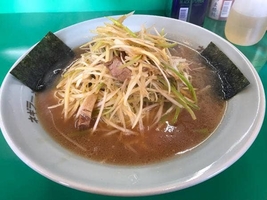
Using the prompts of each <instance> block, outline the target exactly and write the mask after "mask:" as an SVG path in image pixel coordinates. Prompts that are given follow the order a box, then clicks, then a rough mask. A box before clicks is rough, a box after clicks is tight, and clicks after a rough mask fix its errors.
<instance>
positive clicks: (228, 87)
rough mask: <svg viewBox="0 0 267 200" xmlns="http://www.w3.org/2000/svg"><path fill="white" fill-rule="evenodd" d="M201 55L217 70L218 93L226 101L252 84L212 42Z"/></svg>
mask: <svg viewBox="0 0 267 200" xmlns="http://www.w3.org/2000/svg"><path fill="white" fill-rule="evenodd" d="M201 55H202V56H203V57H204V58H205V59H206V60H207V61H208V62H209V63H210V64H211V66H212V67H213V68H214V69H215V71H216V73H217V75H218V77H219V79H220V82H221V83H220V84H219V85H218V86H217V93H218V95H219V96H221V97H222V99H224V100H228V99H230V98H232V97H233V96H235V95H236V94H237V93H239V92H240V91H241V90H243V89H244V88H245V87H246V86H248V85H249V84H250V82H249V81H248V80H247V78H246V77H245V76H244V75H243V73H242V72H241V71H240V70H239V69H238V68H237V66H236V65H235V64H234V63H233V62H232V61H231V60H230V59H229V58H228V57H227V56H226V55H225V54H224V53H223V52H222V51H221V50H220V49H219V48H218V47H217V46H216V45H215V44H214V43H213V42H211V43H210V44H209V45H208V46H207V47H206V48H205V49H204V50H203V51H202V52H201Z"/></svg>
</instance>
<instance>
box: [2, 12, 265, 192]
mask: <svg viewBox="0 0 267 200" xmlns="http://www.w3.org/2000/svg"><path fill="white" fill-rule="evenodd" d="M107 21H108V19H107V18H98V19H94V20H89V21H85V22H82V23H78V24H75V25H73V26H70V27H67V28H65V29H62V30H60V31H58V32H56V33H55V34H56V35H57V36H58V37H59V38H60V39H61V40H62V41H64V42H65V43H66V44H67V45H68V46H69V47H71V48H76V47H78V46H79V45H82V44H84V43H86V42H87V41H88V40H90V38H92V36H93V35H92V34H91V33H90V30H93V29H95V28H96V27H97V26H100V25H103V24H104V23H105V22H107ZM125 25H126V26H128V27H129V28H130V29H131V30H133V31H138V30H140V27H141V26H142V25H144V26H146V27H151V26H154V27H155V28H156V29H157V30H161V29H164V30H165V32H166V33H167V37H168V38H170V39H173V40H176V41H179V42H182V43H185V44H187V45H188V46H190V47H192V48H195V49H197V48H199V47H206V46H207V45H208V44H209V43H210V42H211V41H212V42H213V43H215V44H216V45H217V46H218V47H219V48H220V49H221V50H222V51H223V52H224V53H225V54H226V55H227V56H228V57H229V58H230V59H231V60H232V61H233V62H234V63H235V64H236V66H237V67H238V68H239V69H240V70H241V72H242V73H243V74H244V75H245V76H246V77H247V79H248V80H249V81H250V85H249V86H248V87H246V88H245V89H244V90H243V91H242V92H240V93H239V94H237V95H236V96H234V97H233V98H231V99H230V100H229V101H228V102H227V109H226V112H225V114H224V117H223V119H222V121H221V123H220V125H219V126H218V128H217V129H216V130H215V132H214V133H213V134H212V135H211V136H210V137H209V138H208V139H207V140H206V141H205V142H203V143H202V144H201V145H199V146H198V147H196V148H194V149H192V150H190V151H188V152H186V153H184V154H182V155H179V156H174V157H173V158H171V159H167V160H164V161H161V162H157V163H153V164H148V165H136V166H125V165H111V164H104V163H99V162H96V161H93V160H89V159H86V158H83V157H81V156H79V155H76V154H74V153H72V152H70V151H69V150H67V149H66V148H64V147H62V146H61V145H60V144H58V143H57V142H56V141H55V140H54V139H53V138H51V137H50V135H49V134H48V133H47V132H46V131H45V130H44V129H43V128H42V126H41V125H40V124H39V121H38V116H37V115H36V110H35V105H34V93H33V92H32V91H31V90H30V89H29V88H28V87H26V86H24V85H23V84H21V82H19V81H18V80H17V79H15V78H14V77H13V76H12V75H10V74H9V73H8V74H7V75H6V77H5V79H4V81H3V84H2V88H1V104H0V106H1V110H0V112H1V114H0V117H1V120H0V121H1V130H2V132H3V135H4V138H5V139H6V141H7V143H8V144H9V146H10V147H11V149H12V150H13V151H14V153H15V154H16V155H17V156H18V157H19V158H20V159H21V160H22V161H23V162H25V163H26V164H27V165H28V166H29V167H30V168H32V169H33V170H35V171H37V172H38V173H40V174H42V175H43V176H45V177H47V178H48V179H51V180H53V181H55V182H57V183H59V184H62V185H65V186H66V187H71V188H75V189H77V190H81V191H86V192H91V193H97V194H105V195H116V196H144V195H152V194H160V193H167V192H171V191H176V190H181V189H183V188H187V187H190V186H193V185H196V184H198V183H201V182H203V181H205V180H207V179H210V178H211V177H213V176H215V175H217V174H218V173H220V172H222V171H223V170H224V169H226V168H227V167H229V166H231V165H232V164H233V163H234V162H235V161H237V160H238V159H239V158H240V157H241V156H242V155H243V154H244V153H245V152H246V151H247V149H248V148H249V147H250V146H251V144H252V143H253V141H254V140H255V139H256V137H257V135H258V133H259V131H260V128H261V125H262V122H263V118H264V112H265V95H264V90H263V86H262V83H261V81H260V78H259V76H258V74H257V72H256V70H255V69H254V67H253V66H252V64H251V63H250V62H249V61H248V60H247V58H246V57H245V56H244V55H243V54H242V53H241V52H240V51H239V50H238V49H237V48H235V47H234V46H233V45H231V44H230V43H229V42H227V41H226V40H224V39H223V38H221V37H219V36H218V35H216V34H214V33H212V32H210V31H208V30H205V29H203V28H201V27H199V26H195V25H193V24H190V23H186V22H182V21H179V20H175V19H170V18H165V17H159V16H147V15H134V16H131V17H130V18H128V19H127V20H126V21H125ZM24 56H25V55H23V56H22V57H21V58H20V59H19V60H18V61H17V62H16V63H15V64H14V66H16V64H17V63H18V62H19V61H20V60H21V59H22V58H23V57H24ZM14 66H13V67H14ZM13 67H12V68H13ZM12 68H11V69H12Z"/></svg>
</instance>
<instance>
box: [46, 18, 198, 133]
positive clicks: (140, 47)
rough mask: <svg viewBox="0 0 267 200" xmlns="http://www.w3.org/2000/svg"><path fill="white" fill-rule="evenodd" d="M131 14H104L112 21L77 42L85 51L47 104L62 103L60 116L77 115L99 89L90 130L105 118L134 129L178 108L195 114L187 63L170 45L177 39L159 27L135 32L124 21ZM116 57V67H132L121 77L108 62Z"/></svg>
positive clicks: (109, 122) (175, 113) (176, 114)
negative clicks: (55, 100) (89, 97)
mask: <svg viewBox="0 0 267 200" xmlns="http://www.w3.org/2000/svg"><path fill="white" fill-rule="evenodd" d="M132 14H133V13H129V14H128V15H123V16H122V17H120V18H119V19H113V18H110V17H108V19H109V20H110V21H111V23H106V24H104V25H103V26H100V27H97V28H96V29H95V30H94V33H95V34H96V36H95V37H94V38H93V39H92V40H91V41H89V42H88V43H86V44H84V45H82V46H81V47H80V48H81V49H83V50H84V51H85V53H83V54H82V55H81V57H80V58H78V59H77V60H75V61H74V62H73V63H72V64H71V65H70V66H69V67H68V68H67V69H66V71H65V72H64V73H63V75H62V78H61V80H60V82H59V83H58V85H57V86H56V91H55V96H56V98H57V99H58V104H57V105H54V106H52V107H51V108H54V107H57V106H63V116H64V119H69V118H71V117H73V116H75V114H77V110H78V109H79V107H80V106H81V105H82V104H83V101H84V100H85V99H86V98H87V97H88V96H89V95H92V94H97V101H96V103H95V105H94V109H93V117H94V124H93V126H92V127H93V128H92V129H90V130H92V131H95V130H97V128H98V125H99V123H100V122H104V123H106V124H107V125H108V126H111V127H113V128H114V129H117V130H118V131H119V132H123V133H125V134H136V133H137V131H136V130H138V131H139V132H142V131H144V124H147V120H149V121H150V122H151V124H153V125H157V124H158V123H160V121H161V119H162V118H163V117H164V116H168V115H169V114H170V113H171V115H172V116H173V119H172V123H175V122H176V121H177V120H179V119H178V117H179V113H180V112H181V109H186V110H187V111H188V112H189V113H190V115H191V116H192V118H193V119H195V118H196V116H195V114H194V109H198V106H197V96H196V93H195V88H194V87H193V85H192V83H191V80H190V75H189V74H188V70H187V68H188V67H189V64H188V63H187V62H186V60H185V59H184V58H179V57H174V56H172V55H171V54H170V51H169V48H172V47H174V46H175V45H177V44H176V43H175V42H172V41H169V40H168V39H166V37H165V34H164V31H163V30H162V31H161V32H160V33H159V32H157V31H156V30H154V31H153V32H154V33H152V31H151V29H149V28H145V27H141V30H140V31H139V32H133V31H132V30H130V29H129V28H128V27H127V26H125V25H124V24H123V22H124V20H125V19H127V18H128V17H129V16H131V15H132ZM155 32H156V33H155ZM116 57H119V59H120V60H121V64H120V65H119V66H118V67H117V68H118V69H120V70H124V69H127V70H128V71H129V72H130V77H128V78H126V79H125V80H123V81H119V80H118V78H117V77H116V76H114V75H113V74H112V73H111V70H110V69H109V67H108V63H109V62H112V61H113V60H114V58H116ZM173 59H175V60H176V62H173ZM177 60H178V64H177ZM174 63H175V64H174ZM184 90H186V91H187V92H188V95H187V96H184V95H183V91H184ZM152 111H153V112H152ZM150 113H152V114H150ZM76 117H77V116H76Z"/></svg>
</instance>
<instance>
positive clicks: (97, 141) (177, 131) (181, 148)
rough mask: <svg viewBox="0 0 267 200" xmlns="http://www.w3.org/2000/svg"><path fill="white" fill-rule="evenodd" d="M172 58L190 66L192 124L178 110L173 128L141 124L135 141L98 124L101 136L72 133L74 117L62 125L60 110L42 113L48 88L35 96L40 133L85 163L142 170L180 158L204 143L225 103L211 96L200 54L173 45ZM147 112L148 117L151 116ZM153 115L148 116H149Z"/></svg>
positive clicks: (49, 99)
mask: <svg viewBox="0 0 267 200" xmlns="http://www.w3.org/2000/svg"><path fill="white" fill-rule="evenodd" d="M171 52H172V54H175V55H177V56H180V57H182V58H186V59H187V60H188V61H189V62H190V69H191V71H190V75H191V76H192V77H193V79H192V80H193V82H192V84H193V85H194V87H195V88H198V90H197V98H198V105H199V108H200V109H199V110H194V112H195V115H196V118H197V119H196V120H193V119H192V117H191V116H190V114H189V113H188V112H187V111H185V110H182V111H181V113H180V114H179V117H178V120H177V122H176V123H172V122H170V121H169V119H168V118H165V119H163V120H164V121H162V123H161V125H159V126H157V127H151V126H150V125H151V122H150V121H149V119H146V120H145V127H146V128H145V131H144V132H143V133H140V134H138V135H124V134H122V133H114V132H112V130H111V128H110V127H105V124H104V123H103V122H102V123H101V122H100V124H99V127H101V128H102V130H101V131H98V130H97V131H95V132H93V133H89V131H78V130H77V129H76V128H75V126H74V124H75V119H74V117H73V118H71V119H69V120H67V121H64V119H63V116H62V107H57V108H53V109H48V107H49V106H51V105H54V104H56V103H57V100H56V99H55V98H54V95H53V94H54V90H55V89H54V88H51V89H49V90H46V91H44V92H41V93H37V94H36V102H35V103H36V108H37V114H38V118H39V121H40V122H41V124H42V125H43V127H44V128H45V130H46V131H47V132H48V133H49V134H50V135H51V136H52V137H53V138H54V139H55V140H56V141H57V142H58V143H59V144H61V145H62V146H64V147H66V148H67V149H69V150H70V151H72V152H75V153H77V154H79V155H81V156H83V157H86V158H89V159H91V160H95V161H99V162H104V163H111V164H123V165H136V164H147V163H154V162H158V161H162V160H165V159H167V158H171V157H173V156H174V155H178V154H183V153H185V152H186V151H189V150H191V149H192V148H194V147H196V146H198V145H199V144H201V143H202V142H203V141H205V140H206V139H207V138H208V137H209V136H210V135H211V134H212V132H213V131H214V130H215V129H216V127H217V126H218V124H219V123H220V121H221V119H222V117H223V114H224V111H225V108H226V103H225V101H223V100H221V99H220V98H219V97H218V96H217V95H215V93H214V92H213V89H214V88H213V87H214V86H213V85H214V81H215V80H216V78H217V76H216V75H215V72H213V71H212V70H211V69H210V68H209V67H206V66H205V65H207V63H206V62H205V61H204V59H203V58H202V57H201V56H200V54H199V53H198V52H196V51H194V50H192V49H190V48H188V47H186V46H183V45H178V46H177V47H175V48H174V49H172V50H171ZM152 112H153V111H152ZM150 114H151V115H153V113H150Z"/></svg>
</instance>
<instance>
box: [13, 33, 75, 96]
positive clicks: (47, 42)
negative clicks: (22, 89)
mask: <svg viewBox="0 0 267 200" xmlns="http://www.w3.org/2000/svg"><path fill="white" fill-rule="evenodd" d="M73 58H74V52H73V51H72V50H71V49H70V48H69V47H68V46H67V45H66V44H64V43H63V42H62V41H61V40H60V39H59V38H58V37H57V36H55V35H54V34H53V33H51V32H48V33H47V34H46V36H45V37H44V38H43V39H42V40H41V41H40V42H39V43H38V44H37V45H36V46H35V47H34V48H33V49H32V50H31V51H30V52H29V53H28V54H27V55H26V56H25V57H24V58H23V59H22V60H21V61H20V62H19V64H18V65H17V66H16V67H15V68H14V69H12V71H11V72H10V73H11V74H12V75H14V76H15V77H16V78H17V79H19V80H20V81H21V82H22V83H23V84H25V85H26V86H28V87H29V88H31V89H32V90H33V91H41V90H43V89H45V88H46V87H47V86H48V85H49V84H50V83H51V82H53V80H54V78H55V77H56V75H57V74H59V73H61V71H62V69H64V68H65V67H66V65H67V63H69V62H70V61H71V60H72V59H73Z"/></svg>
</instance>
